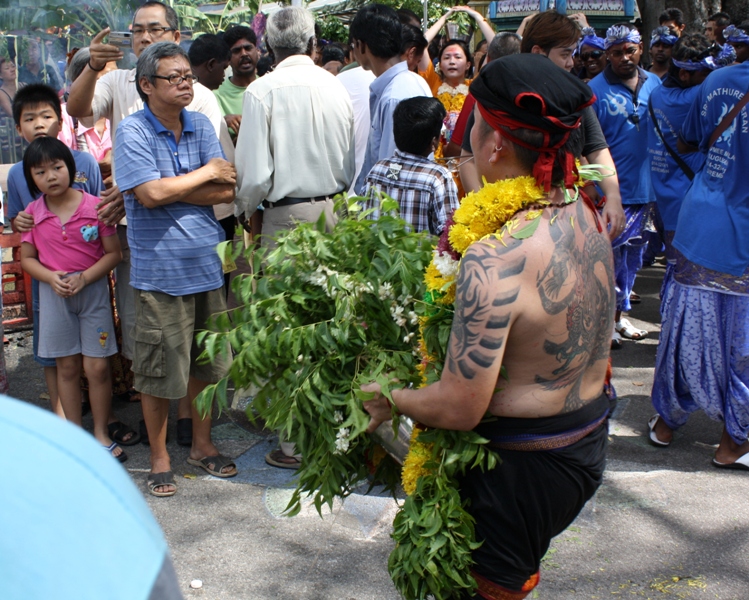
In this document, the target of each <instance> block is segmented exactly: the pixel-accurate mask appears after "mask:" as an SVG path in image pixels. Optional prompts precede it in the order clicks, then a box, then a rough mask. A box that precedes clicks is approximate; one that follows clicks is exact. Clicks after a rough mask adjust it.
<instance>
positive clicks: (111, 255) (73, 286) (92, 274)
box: [68, 235, 122, 296]
mask: <svg viewBox="0 0 749 600" xmlns="http://www.w3.org/2000/svg"><path fill="white" fill-rule="evenodd" d="M101 244H102V246H104V256H102V257H101V258H100V259H99V260H97V261H96V263H94V264H93V265H91V266H90V267H89V268H88V269H86V270H85V271H81V272H80V273H78V274H77V275H73V276H71V277H68V281H69V282H70V295H71V296H74V295H75V294H77V293H78V292H80V291H81V290H82V289H83V288H84V287H85V286H87V285H88V284H89V283H93V282H94V281H98V280H99V279H101V278H102V277H106V276H107V274H108V273H109V272H110V271H111V270H112V269H114V268H115V267H116V266H117V265H118V264H120V261H121V260H122V250H121V248H120V239H119V238H118V237H117V236H116V235H109V236H107V237H103V238H101Z"/></svg>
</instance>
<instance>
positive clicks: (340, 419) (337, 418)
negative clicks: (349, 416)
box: [333, 410, 343, 423]
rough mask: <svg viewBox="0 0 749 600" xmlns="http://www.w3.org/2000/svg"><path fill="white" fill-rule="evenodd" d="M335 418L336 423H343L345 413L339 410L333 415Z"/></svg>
mask: <svg viewBox="0 0 749 600" xmlns="http://www.w3.org/2000/svg"><path fill="white" fill-rule="evenodd" d="M333 418H334V419H335V422H336V423H343V413H342V412H341V411H340V410H337V411H335V412H334V413H333Z"/></svg>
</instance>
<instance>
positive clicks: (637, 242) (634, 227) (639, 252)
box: [611, 204, 653, 312]
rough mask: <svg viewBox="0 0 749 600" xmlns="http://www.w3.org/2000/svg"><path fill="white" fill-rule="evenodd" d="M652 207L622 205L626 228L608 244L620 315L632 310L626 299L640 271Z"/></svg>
mask: <svg viewBox="0 0 749 600" xmlns="http://www.w3.org/2000/svg"><path fill="white" fill-rule="evenodd" d="M652 206H653V205H652V204H626V205H624V216H625V217H626V219H627V224H626V225H625V227H624V231H622V233H621V234H620V235H619V236H618V237H616V238H615V239H614V240H613V241H612V242H611V246H612V247H613V249H614V273H615V278H616V310H620V311H622V312H629V311H630V310H632V305H631V304H630V303H629V295H630V294H631V293H632V288H634V286H635V277H637V272H638V271H639V270H640V269H641V268H642V256H643V254H644V252H645V246H646V245H647V240H646V239H645V238H644V237H643V233H644V231H645V228H646V225H647V224H648V222H649V221H650V220H651V219H650V216H651V211H652Z"/></svg>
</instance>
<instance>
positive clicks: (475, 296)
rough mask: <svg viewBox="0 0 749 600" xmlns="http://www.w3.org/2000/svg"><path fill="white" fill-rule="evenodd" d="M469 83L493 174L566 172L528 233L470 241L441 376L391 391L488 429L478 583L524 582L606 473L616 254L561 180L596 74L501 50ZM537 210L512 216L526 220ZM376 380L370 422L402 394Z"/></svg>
mask: <svg viewBox="0 0 749 600" xmlns="http://www.w3.org/2000/svg"><path fill="white" fill-rule="evenodd" d="M531 73H532V74H533V75H532V77H531V76H529V74H531ZM471 92H472V93H473V95H474V96H475V97H476V100H477V107H476V110H475V116H476V126H475V127H474V129H473V132H472V140H471V142H472V147H473V150H474V161H475V162H476V166H477V169H478V172H479V174H480V175H482V176H483V177H485V178H486V181H487V182H495V181H499V180H504V179H509V178H514V177H519V176H524V175H533V176H534V177H535V178H536V180H537V181H538V183H539V184H540V185H542V186H544V184H545V183H548V182H554V183H553V185H550V186H549V187H548V193H547V197H546V199H547V200H548V202H549V203H550V205H549V206H546V207H544V208H543V213H542V216H541V217H540V219H541V222H540V224H539V226H538V228H537V229H536V231H535V232H534V233H533V235H531V236H530V237H527V238H525V239H514V238H512V237H510V236H504V237H503V239H504V241H505V244H506V245H504V244H502V243H498V242H497V241H496V240H495V239H489V240H484V241H479V242H476V243H474V244H473V245H472V246H470V247H469V249H468V250H467V251H466V253H465V255H464V256H463V258H462V261H461V264H460V271H459V275H458V281H457V291H456V303H455V315H454V319H453V326H452V332H451V336H450V339H449V342H448V351H447V359H446V362H445V369H444V371H443V373H442V377H441V379H440V381H438V382H437V383H434V384H432V385H430V386H428V387H425V388H422V389H418V390H412V389H402V390H395V391H394V392H393V401H394V403H395V404H396V406H397V408H398V410H399V411H400V412H401V413H403V414H405V415H408V416H409V417H411V418H412V419H414V420H415V421H418V422H420V423H423V424H424V425H427V426H430V427H440V428H444V429H455V430H471V429H475V430H476V431H477V432H478V433H480V434H481V435H482V436H484V437H485V438H487V439H489V440H490V441H491V445H492V446H493V447H494V448H495V449H496V450H497V451H498V453H499V455H500V458H501V459H502V462H501V464H499V465H498V466H497V467H496V468H495V469H493V470H491V471H489V472H480V471H470V472H468V474H467V475H466V476H465V477H464V478H463V479H462V481H461V489H460V493H461V495H462V496H463V497H464V498H468V499H470V505H469V508H468V510H469V512H470V513H471V514H472V515H473V517H474V518H475V519H476V537H477V539H478V540H479V541H483V544H482V545H481V547H480V548H479V549H478V550H477V551H475V552H474V560H475V561H476V564H475V567H474V573H473V574H474V576H475V577H476V580H477V581H478V583H479V590H478V596H476V597H477V598H525V597H526V596H527V595H528V594H529V593H530V591H531V590H532V589H533V586H534V585H535V584H536V583H537V581H538V570H539V565H540V561H541V558H542V557H543V556H544V554H545V553H546V550H547V549H548V547H549V543H550V541H551V538H552V537H554V536H555V535H558V534H559V533H561V532H562V531H564V529H565V528H567V527H568V526H569V524H570V523H571V522H572V521H573V520H574V518H575V517H576V516H577V514H578V513H579V512H580V510H581V509H582V507H583V506H584V504H585V502H587V500H588V499H590V498H591V496H592V495H593V494H594V492H595V491H596V489H597V488H598V486H599V485H600V483H601V479H602V476H603V471H604V466H605V451H606V439H607V425H606V417H607V415H608V411H609V402H608V399H607V398H606V396H605V395H604V394H603V393H602V390H603V384H604V378H605V375H606V369H607V362H608V356H609V346H610V333H611V329H612V326H613V318H614V308H615V290H614V271H613V257H612V251H611V243H610V241H609V239H608V236H607V235H606V233H605V232H602V231H601V229H602V228H601V225H600V223H599V220H598V215H597V214H596V213H595V211H594V209H593V208H592V206H591V205H590V204H589V203H588V202H585V201H584V199H578V200H577V201H576V202H572V203H566V202H565V196H564V192H563V188H564V187H565V186H566V187H571V186H572V183H573V182H574V180H575V179H576V178H577V176H576V173H575V169H574V166H573V165H574V162H573V161H572V157H577V156H579V154H580V149H581V139H580V130H579V123H580V115H581V111H582V110H583V108H584V107H585V106H587V105H589V104H590V103H591V102H592V92H591V91H590V88H588V87H587V86H586V85H585V84H583V83H582V82H580V81H579V80H577V79H575V78H574V77H573V76H571V75H570V74H569V73H566V72H564V71H563V70H561V69H559V68H558V67H556V66H555V65H554V64H553V63H551V62H550V61H548V60H544V59H543V57H539V56H537V55H533V54H520V55H515V56H510V57H506V58H503V59H501V60H498V61H494V62H492V63H491V64H490V65H488V66H487V67H486V68H485V69H483V70H482V71H481V74H480V75H479V77H478V78H477V79H476V80H475V81H474V83H473V84H472V85H471ZM573 195H574V192H573ZM533 208H534V209H538V205H535V206H533ZM527 211H528V209H525V210H522V211H520V212H518V213H517V214H516V215H515V217H514V218H516V219H519V221H521V222H523V221H524V218H525V214H526V213H527ZM502 365H504V367H505V369H506V371H507V379H505V378H504V377H502V378H500V367H501V366H502ZM363 389H364V390H365V391H373V392H375V398H374V399H373V400H371V401H369V402H366V403H365V404H364V406H365V408H366V410H367V411H368V412H369V413H370V415H371V417H372V420H371V423H370V431H373V430H374V428H376V426H377V425H379V423H381V422H382V421H384V420H387V419H389V418H390V408H389V406H388V402H387V400H386V399H385V398H384V397H383V396H382V395H381V394H380V393H379V391H380V390H379V387H378V386H377V384H370V385H367V386H364V388H363ZM485 416H489V417H491V418H490V419H485V418H484V417H485Z"/></svg>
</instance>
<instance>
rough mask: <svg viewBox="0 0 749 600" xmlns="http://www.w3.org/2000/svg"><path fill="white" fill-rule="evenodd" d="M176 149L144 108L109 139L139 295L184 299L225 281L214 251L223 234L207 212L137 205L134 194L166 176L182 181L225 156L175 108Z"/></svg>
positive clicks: (209, 132) (196, 116)
mask: <svg viewBox="0 0 749 600" xmlns="http://www.w3.org/2000/svg"><path fill="white" fill-rule="evenodd" d="M180 118H181V119H182V135H181V136H180V140H179V143H177V142H176V140H175V137H174V134H173V133H172V132H171V131H170V130H169V129H167V128H166V127H164V126H163V125H162V124H161V123H160V122H159V121H158V119H156V117H155V116H154V115H153V113H152V112H151V111H150V110H149V108H148V106H145V107H144V108H143V110H141V111H138V112H136V113H134V114H132V115H130V116H129V117H126V118H125V119H123V121H122V122H121V123H120V125H119V126H118V127H117V135H116V136H115V146H114V160H115V165H116V170H117V184H118V185H119V186H120V189H121V190H123V192H124V197H125V211H126V212H127V223H128V228H127V241H128V244H129V245H130V261H131V270H130V285H132V286H133V287H134V288H136V289H139V290H148V291H157V292H162V293H164V294H169V295H170V296H186V295H188V294H197V293H199V292H207V291H209V290H215V289H217V288H220V287H221V286H222V285H223V283H224V276H223V271H222V268H221V260H220V259H219V256H218V253H217V252H216V245H217V244H218V243H219V242H222V241H223V236H224V232H223V230H222V229H221V226H220V225H219V224H218V221H217V220H216V217H215V216H214V214H213V207H212V206H195V205H193V204H186V203H184V202H173V203H172V204H167V205H165V206H160V207H157V208H146V207H145V206H143V205H141V204H140V203H139V202H138V201H137V200H136V198H135V194H133V193H132V190H133V188H135V187H137V186H139V185H141V184H143V183H147V182H148V181H154V180H158V179H162V178H166V177H176V176H179V175H185V174H187V173H190V172H191V171H194V170H196V169H199V168H200V167H202V166H204V165H205V164H207V163H208V161H210V160H211V159H212V158H224V153H223V151H222V150H221V145H220V144H219V141H218V138H217V137H216V132H215V130H214V128H213V125H211V122H210V121H209V120H208V118H207V117H206V116H205V115H203V114H201V113H197V112H188V111H186V110H182V114H181V115H180Z"/></svg>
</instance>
